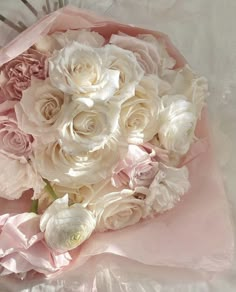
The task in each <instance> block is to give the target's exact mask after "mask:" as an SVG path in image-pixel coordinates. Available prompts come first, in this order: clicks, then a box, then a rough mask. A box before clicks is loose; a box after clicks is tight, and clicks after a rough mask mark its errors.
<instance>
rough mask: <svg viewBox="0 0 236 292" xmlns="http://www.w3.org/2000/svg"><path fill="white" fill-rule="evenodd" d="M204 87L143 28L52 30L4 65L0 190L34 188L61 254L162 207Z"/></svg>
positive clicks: (170, 197) (14, 194)
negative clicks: (132, 32) (131, 31)
mask: <svg viewBox="0 0 236 292" xmlns="http://www.w3.org/2000/svg"><path fill="white" fill-rule="evenodd" d="M206 95H207V83H206V80H205V79H204V78H203V77H198V76H197V75H196V74H195V73H194V72H192V70H191V69H190V67H189V66H188V65H186V66H184V67H183V68H176V61H175V59H174V58H172V57H171V56H170V54H169V53H168V50H167V48H166V46H165V43H164V42H163V41H161V40H159V39H157V38H156V37H154V36H152V35H150V34H146V35H145V34H143V35H137V36H136V37H133V36H129V35H126V34H124V33H118V34H114V35H111V36H110V38H109V39H107V38H104V37H103V36H102V35H101V34H99V33H97V32H94V31H88V30H69V31H66V32H56V33H53V34H51V35H47V36H46V37H43V38H42V39H40V40H39V41H38V42H37V43H36V44H34V46H33V47H31V48H30V49H29V50H28V51H27V52H24V53H23V54H21V55H20V56H18V57H16V58H15V59H13V60H11V61H10V62H8V63H6V64H5V65H3V66H2V67H1V68H0V102H1V103H0V165H1V167H2V169H3V168H4V172H2V173H1V174H0V185H1V193H0V197H3V198H6V199H8V200H13V199H18V198H20V197H21V196H22V194H23V193H24V192H25V191H27V190H30V189H31V190H33V199H34V200H37V202H38V213H39V215H37V216H39V217H40V223H39V225H38V226H39V228H40V232H41V233H43V234H44V238H45V240H46V242H47V245H48V247H49V248H50V249H52V250H54V251H56V252H59V253H60V252H61V253H65V252H67V251H68V250H71V249H73V248H75V247H77V246H78V245H80V244H81V243H82V242H83V241H85V240H86V239H87V238H88V237H89V236H90V235H91V234H92V233H93V232H94V231H106V230H116V229H121V228H124V227H127V226H129V225H133V224H135V223H137V222H139V221H140V220H142V219H145V218H149V217H152V216H154V215H156V214H158V213H162V212H164V211H166V210H169V209H171V208H173V207H174V206H175V204H176V203H177V202H178V201H179V200H180V198H181V196H182V195H183V194H184V193H186V192H187V191H188V189H189V187H190V184H189V180H188V169H187V168H186V167H185V166H183V167H179V161H180V160H181V158H182V157H183V156H184V155H185V154H186V153H187V152H188V150H189V148H190V146H191V144H192V143H193V142H194V139H195V135H194V132H195V127H196V124H197V120H198V118H199V117H200V114H201V110H202V107H203V105H204V99H205V97H206ZM11 177H14V181H12V179H11ZM7 220H9V219H7ZM37 220H39V218H38V217H37ZM52 230H53V232H52ZM38 232H39V231H38ZM41 233H40V236H41Z"/></svg>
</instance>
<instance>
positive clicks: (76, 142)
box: [59, 102, 120, 155]
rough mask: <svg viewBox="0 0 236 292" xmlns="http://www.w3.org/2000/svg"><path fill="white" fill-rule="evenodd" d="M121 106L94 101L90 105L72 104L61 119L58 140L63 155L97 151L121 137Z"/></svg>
mask: <svg viewBox="0 0 236 292" xmlns="http://www.w3.org/2000/svg"><path fill="white" fill-rule="evenodd" d="M119 116H120V106H119V105H118V104H116V103H111V104H108V103H101V102H96V103H95V104H94V105H93V106H91V107H90V106H87V105H86V104H84V103H78V102H71V103H70V104H69V106H68V108H67V114H66V115H65V117H64V119H63V123H62V126H61V129H60V130H59V137H60V139H61V144H62V147H63V149H64V150H65V151H66V152H69V153H72V154H73V155H79V154H80V153H81V152H87V151H91V152H93V151H96V150H99V149H101V148H103V147H104V146H105V145H106V144H107V143H109V142H110V141H112V140H115V139H117V138H118V137H119V136H120V131H119Z"/></svg>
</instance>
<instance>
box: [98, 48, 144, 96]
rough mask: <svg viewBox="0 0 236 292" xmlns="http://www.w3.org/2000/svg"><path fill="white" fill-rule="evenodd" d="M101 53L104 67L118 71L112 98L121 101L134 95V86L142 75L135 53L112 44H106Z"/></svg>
mask: <svg viewBox="0 0 236 292" xmlns="http://www.w3.org/2000/svg"><path fill="white" fill-rule="evenodd" d="M103 54H104V57H103V58H104V59H105V64H106V67H108V68H109V69H111V70H114V71H118V72H119V88H118V89H117V91H116V92H115V96H114V97H113V99H115V98H116V100H118V101H123V100H125V99H127V98H129V97H132V96H134V93H135V88H136V86H137V84H138V83H139V82H140V80H141V79H142V78H143V76H144V71H143V69H142V68H141V66H140V65H139V63H138V61H137V60H136V58H135V55H134V54H133V53H132V52H130V51H128V50H124V49H121V48H119V47H117V46H114V45H106V46H105V47H104V49H103Z"/></svg>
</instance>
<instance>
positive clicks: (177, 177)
mask: <svg viewBox="0 0 236 292" xmlns="http://www.w3.org/2000/svg"><path fill="white" fill-rule="evenodd" d="M189 188H190V183H189V180H188V169H187V167H185V166H184V167H182V168H174V167H168V166H166V165H164V164H163V163H160V164H159V171H158V173H157V175H156V176H155V178H154V180H153V182H152V184H151V185H150V187H149V195H148V196H147V198H146V204H147V205H149V206H151V208H150V210H151V209H152V211H151V212H150V214H149V215H151V214H152V213H159V212H164V211H167V210H170V209H172V208H173V207H174V206H175V205H176V203H177V202H178V201H180V198H181V196H183V195H184V194H185V193H186V192H187V191H188V190H189Z"/></svg>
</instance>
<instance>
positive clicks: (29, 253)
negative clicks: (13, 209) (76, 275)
mask: <svg viewBox="0 0 236 292" xmlns="http://www.w3.org/2000/svg"><path fill="white" fill-rule="evenodd" d="M39 221H40V216H39V215H36V214H34V213H22V214H17V215H9V214H4V215H2V216H0V276H4V275H9V274H12V273H26V272H28V271H31V270H35V271H36V272H39V273H43V274H45V275H49V274H52V273H55V272H57V271H59V270H60V269H62V268H63V267H65V266H67V265H68V264H69V263H70V261H71V256H70V254H69V253H68V252H65V253H57V252H55V251H53V250H51V249H49V248H48V246H47V245H46V243H45V241H44V235H43V233H42V232H41V231H40V229H39Z"/></svg>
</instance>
